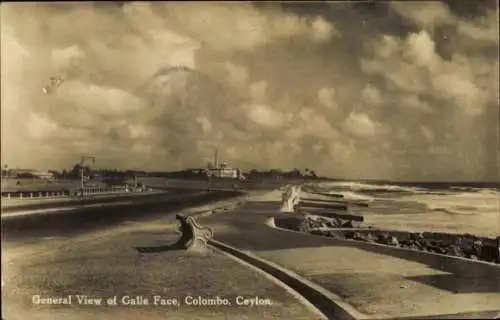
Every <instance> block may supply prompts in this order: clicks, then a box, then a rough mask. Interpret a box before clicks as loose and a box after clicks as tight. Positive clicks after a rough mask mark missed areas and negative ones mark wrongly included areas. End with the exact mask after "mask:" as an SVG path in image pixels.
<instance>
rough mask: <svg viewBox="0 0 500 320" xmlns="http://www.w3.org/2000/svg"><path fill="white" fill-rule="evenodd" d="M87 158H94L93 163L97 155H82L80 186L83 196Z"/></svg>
mask: <svg viewBox="0 0 500 320" xmlns="http://www.w3.org/2000/svg"><path fill="white" fill-rule="evenodd" d="M87 160H92V164H95V157H94V156H89V155H82V156H81V157H80V187H81V190H82V191H81V192H82V193H81V196H82V198H83V188H84V182H83V170H84V168H83V165H84V164H85V162H86V161H87Z"/></svg>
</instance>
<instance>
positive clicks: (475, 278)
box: [199, 192, 500, 319]
mask: <svg viewBox="0 0 500 320" xmlns="http://www.w3.org/2000/svg"><path fill="white" fill-rule="evenodd" d="M280 198H281V194H280V193H279V192H273V193H271V194H268V195H267V196H262V197H255V198H254V199H253V200H252V201H250V202H248V203H246V204H245V205H243V206H242V207H239V208H237V209H235V210H233V211H229V212H225V213H220V214H214V215H212V216H208V217H203V218H199V222H200V223H201V224H203V225H206V226H209V227H211V228H212V229H213V231H214V235H215V239H216V240H218V241H221V242H223V243H226V244H228V245H230V246H233V247H236V248H238V249H241V250H243V251H247V252H250V253H252V254H255V255H257V256H260V257H261V258H264V259H266V260H268V261H271V262H274V263H277V264H279V265H281V266H283V267H286V268H287V269H289V270H292V271H294V272H295V273H297V274H299V275H301V276H303V277H305V278H307V279H309V280H311V281H313V282H316V283H318V284H319V285H321V286H323V287H324V288H326V289H328V290H330V291H331V292H333V293H335V294H337V295H339V296H341V297H342V298H343V299H344V301H346V302H347V303H349V304H351V305H352V306H353V307H354V308H356V309H357V310H358V311H359V312H361V313H363V314H365V315H366V316H367V317H372V318H377V319H380V318H399V317H412V316H413V317H422V316H429V315H439V314H455V313H471V312H472V313H473V312H479V311H491V310H500V267H499V266H493V265H487V264H481V263H475V262H473V263H471V262H466V261H458V262H457V260H456V259H449V258H448V259H446V258H443V257H440V256H435V255H434V256H433V255H429V254H424V253H418V252H411V251H408V250H404V249H399V250H398V249H395V248H387V247H384V246H377V245H372V244H368V243H362V242H353V241H346V240H335V239H331V238H326V237H319V236H313V235H307V234H301V233H296V232H290V231H283V230H278V229H274V228H272V227H270V226H268V225H266V221H268V219H269V218H270V217H273V216H274V217H276V216H285V215H290V213H279V212H278V209H279V207H280V204H279V203H278V201H279V199H280ZM469 316H470V315H469ZM490 316H491V315H490Z"/></svg>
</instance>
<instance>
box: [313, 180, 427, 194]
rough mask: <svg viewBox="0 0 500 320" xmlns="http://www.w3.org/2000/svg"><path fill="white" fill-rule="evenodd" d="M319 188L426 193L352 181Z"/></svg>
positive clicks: (417, 189) (319, 185)
mask: <svg viewBox="0 0 500 320" xmlns="http://www.w3.org/2000/svg"><path fill="white" fill-rule="evenodd" d="M318 187H320V188H322V189H336V190H350V191H370V192H376V191H380V192H389V191H393V192H398V191H404V192H415V193H421V192H426V190H425V189H423V188H418V187H407V186H399V185H396V184H394V185H392V184H371V183H363V182H350V181H335V182H325V183H320V184H318Z"/></svg>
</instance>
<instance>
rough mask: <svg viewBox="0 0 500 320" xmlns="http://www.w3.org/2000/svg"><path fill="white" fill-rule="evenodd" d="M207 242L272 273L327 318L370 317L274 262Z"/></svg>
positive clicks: (353, 318)
mask: <svg viewBox="0 0 500 320" xmlns="http://www.w3.org/2000/svg"><path fill="white" fill-rule="evenodd" d="M208 244H209V245H210V246H212V247H214V248H216V249H219V250H222V251H224V252H226V253H228V254H230V255H232V256H234V257H236V258H239V259H241V260H243V261H244V262H247V263H249V264H250V265H252V266H254V267H256V268H258V269H260V270H262V271H264V272H266V273H267V274H270V275H272V276H273V277H275V278H276V279H278V280H279V281H281V282H282V283H284V284H285V285H287V286H288V287H290V288H292V289H293V290H295V291H296V292H297V293H299V294H300V295H301V296H302V297H303V298H304V299H306V300H307V301H309V302H310V303H311V304H312V305H313V306H314V307H316V308H317V309H318V310H319V311H320V312H321V313H323V314H324V316H325V317H326V318H327V319H335V320H356V319H358V320H364V319H370V317H369V316H367V315H365V314H363V313H361V312H359V311H357V310H356V309H355V308H354V307H352V306H351V305H349V304H347V303H346V302H344V301H342V299H341V298H340V297H339V296H337V295H335V294H333V293H331V292H330V291H328V290H326V289H325V288H323V287H321V286H319V285H317V284H315V283H313V282H311V281H309V280H307V279H305V278H303V277H301V276H299V275H298V274H296V273H294V272H292V271H290V270H287V269H285V268H283V267H281V266H279V265H277V264H275V263H272V262H269V261H266V260H264V259H262V258H259V257H257V256H255V255H253V254H251V253H248V252H243V251H240V250H238V249H236V248H234V247H232V246H229V245H227V244H224V243H222V242H219V241H216V240H209V241H208Z"/></svg>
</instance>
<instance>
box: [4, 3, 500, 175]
mask: <svg viewBox="0 0 500 320" xmlns="http://www.w3.org/2000/svg"><path fill="white" fill-rule="evenodd" d="M471 5H472V4H471ZM472 6H474V5H472ZM376 7H377V8H375V9H373V8H371V7H370V6H365V5H364V4H361V5H352V4H330V5H329V6H328V10H326V9H325V7H324V6H322V5H321V4H312V5H309V6H291V5H289V4H282V5H280V6H267V5H252V4H250V3H240V4H236V3H234V4H227V3H226V4H223V5H221V4H212V3H195V4H189V5H186V4H183V3H155V4H150V3H138V2H137V3H133V2H131V3H125V4H123V5H122V6H101V5H99V6H98V5H93V4H92V3H68V4H65V5H64V6H61V5H58V6H55V5H43V6H39V5H36V6H25V5H22V4H20V3H9V4H2V11H1V17H2V30H1V36H2V37H1V41H2V42H1V49H2V55H1V66H2V78H1V86H2V162H3V163H8V164H9V165H11V166H20V167H39V168H40V169H44V168H45V169H47V168H50V167H69V166H71V165H72V164H73V163H74V162H75V161H77V160H78V156H79V154H80V153H94V154H96V155H98V159H99V160H98V163H99V165H100V166H113V167H123V168H129V167H135V168H139V167H143V168H144V169H147V170H167V169H177V168H182V167H186V166H192V167H196V166H202V165H204V164H205V162H206V161H205V160H204V159H206V157H210V156H211V154H212V152H213V148H215V147H218V148H219V149H220V150H221V157H222V158H227V159H229V160H230V161H231V164H234V165H236V166H243V167H258V168H269V167H278V166H282V167H287V168H295V167H297V168H306V167H307V168H312V169H314V170H316V172H317V173H318V174H324V175H331V176H340V175H342V176H344V177H371V178H385V179H421V178H422V177H425V178H426V179H487V178H488V177H491V176H493V175H494V174H496V172H497V167H496V166H497V155H496V153H495V152H494V151H493V150H496V147H497V146H498V138H497V127H498V123H497V122H498V87H499V83H498V76H499V75H498V65H499V64H498V38H497V35H498V26H497V8H496V7H495V8H489V9H488V8H486V9H484V10H477V11H474V12H475V13H473V14H469V15H468V16H467V17H465V16H462V15H459V14H458V13H457V9H456V8H455V7H449V6H448V5H446V4H444V3H440V2H429V3H403V2H394V3H389V4H383V5H380V6H376ZM378 8H382V9H383V10H382V9H378ZM381 12H382V13H381ZM182 67H184V68H182ZM54 76H62V77H63V78H64V79H65V81H64V83H63V84H62V85H61V86H60V87H58V88H57V90H56V91H55V92H54V93H53V94H49V95H45V94H43V92H42V90H41V88H42V87H44V86H45V85H47V84H48V82H49V79H50V77H54ZM471 133H474V134H471ZM439 148H442V150H445V149H446V150H447V152H442V153H439V152H435V151H436V150H440V149H439ZM429 150H431V151H432V150H433V151H432V152H434V153H435V156H428V157H422V156H421V155H422V154H431V153H432V152H431V153H429V152H430V151H429ZM457 154H459V155H460V157H461V158H460V159H458V157H454V156H453V155H457ZM436 159H439V161H438V160H436ZM443 162H446V168H443ZM375 167H376V168H377V170H376V171H374V170H373V168H375Z"/></svg>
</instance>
